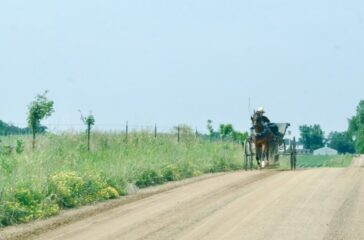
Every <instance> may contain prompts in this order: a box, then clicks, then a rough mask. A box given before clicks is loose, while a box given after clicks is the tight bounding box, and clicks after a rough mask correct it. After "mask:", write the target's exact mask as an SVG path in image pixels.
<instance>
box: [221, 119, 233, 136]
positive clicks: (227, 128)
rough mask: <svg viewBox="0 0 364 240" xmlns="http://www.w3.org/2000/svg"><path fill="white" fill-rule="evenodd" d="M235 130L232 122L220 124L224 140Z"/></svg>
mask: <svg viewBox="0 0 364 240" xmlns="http://www.w3.org/2000/svg"><path fill="white" fill-rule="evenodd" d="M233 132H234V128H233V125H232V124H230V123H228V124H220V135H221V137H222V140H224V139H225V138H226V137H231V136H232V134H233Z"/></svg>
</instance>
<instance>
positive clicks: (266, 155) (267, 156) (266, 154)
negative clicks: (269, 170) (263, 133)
mask: <svg viewBox="0 0 364 240" xmlns="http://www.w3.org/2000/svg"><path fill="white" fill-rule="evenodd" d="M264 151H265V160H266V161H267V166H269V143H266V145H265V148H264Z"/></svg>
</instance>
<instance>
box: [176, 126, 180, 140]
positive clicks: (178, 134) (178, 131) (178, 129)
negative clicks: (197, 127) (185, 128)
mask: <svg viewBox="0 0 364 240" xmlns="http://www.w3.org/2000/svg"><path fill="white" fill-rule="evenodd" d="M179 140H180V127H179V125H178V127H177V142H179Z"/></svg>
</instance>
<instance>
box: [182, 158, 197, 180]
mask: <svg viewBox="0 0 364 240" xmlns="http://www.w3.org/2000/svg"><path fill="white" fill-rule="evenodd" d="M178 172H179V174H180V176H181V178H189V177H194V176H198V175H201V174H202V172H201V171H199V170H198V167H197V166H196V165H194V164H192V163H190V162H186V163H181V164H178Z"/></svg>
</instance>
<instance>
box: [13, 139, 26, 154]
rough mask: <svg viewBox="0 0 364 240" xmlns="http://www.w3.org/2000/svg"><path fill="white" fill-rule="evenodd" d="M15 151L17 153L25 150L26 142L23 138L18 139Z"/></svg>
mask: <svg viewBox="0 0 364 240" xmlns="http://www.w3.org/2000/svg"><path fill="white" fill-rule="evenodd" d="M15 152H16V153H17V154H21V153H22V152H24V142H23V141H22V140H19V139H18V140H16V146H15Z"/></svg>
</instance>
